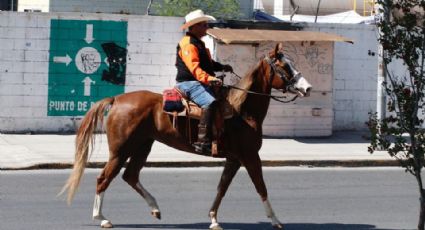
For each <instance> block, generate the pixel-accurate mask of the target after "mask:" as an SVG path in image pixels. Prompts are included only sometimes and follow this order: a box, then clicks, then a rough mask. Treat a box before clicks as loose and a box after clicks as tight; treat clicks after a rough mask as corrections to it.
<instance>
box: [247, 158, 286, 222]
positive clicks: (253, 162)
mask: <svg viewBox="0 0 425 230" xmlns="http://www.w3.org/2000/svg"><path fill="white" fill-rule="evenodd" d="M248 156H249V157H247V159H244V160H243V162H244V166H245V168H246V170H247V171H248V174H249V177H250V178H251V180H252V182H253V183H254V186H255V189H256V190H257V192H258V194H259V195H260V197H261V200H262V201H263V204H264V208H265V210H266V215H267V217H268V218H270V219H271V222H272V225H273V228H275V229H282V228H283V225H282V224H281V222H280V221H279V220H278V219H277V217H276V215H275V214H274V211H273V208H272V206H271V204H270V202H269V200H268V197H267V188H266V185H265V183H264V178H263V170H262V168H261V159H260V157H259V155H258V153H252V154H249V155H248Z"/></svg>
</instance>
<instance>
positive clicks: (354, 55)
mask: <svg viewBox="0 0 425 230" xmlns="http://www.w3.org/2000/svg"><path fill="white" fill-rule="evenodd" d="M305 29H306V30H311V31H321V32H327V33H334V34H339V35H341V36H344V37H347V38H350V39H352V40H353V41H354V44H348V43H342V42H336V43H335V52H334V67H333V68H334V80H333V95H334V96H333V110H334V114H335V117H334V122H333V130H364V129H366V125H365V122H366V121H367V120H368V112H371V111H372V112H374V111H376V98H377V95H376V93H377V90H376V89H377V73H378V42H377V37H378V34H377V31H376V28H375V26H374V25H363V24H359V25H347V24H308V26H307V27H306V28H305ZM395 68H396V69H400V68H402V66H401V65H400V66H398V67H395Z"/></svg>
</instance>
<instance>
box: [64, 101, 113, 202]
mask: <svg viewBox="0 0 425 230" xmlns="http://www.w3.org/2000/svg"><path fill="white" fill-rule="evenodd" d="M114 100H115V99H114V98H113V97H110V98H105V99H103V100H101V101H99V102H97V103H96V104H94V105H93V106H92V107H91V109H90V110H89V111H88V112H87V113H86V115H85V116H84V118H83V120H82V122H81V126H80V128H79V129H78V132H77V136H76V140H75V162H74V167H73V169H72V172H71V175H70V176H69V178H68V181H67V182H66V184H65V185H64V186H63V188H62V190H61V192H60V193H59V195H61V194H63V193H64V192H65V191H66V190H68V197H67V202H68V205H69V204H71V202H72V199H73V198H74V195H75V192H76V191H77V189H78V186H79V184H80V180H81V178H82V176H83V173H84V169H85V167H86V163H87V160H88V158H89V147H90V145H91V151H93V148H94V141H95V139H94V137H95V136H94V135H93V134H94V132H95V130H96V127H97V124H98V123H100V124H103V118H104V115H105V112H106V110H107V109H108V108H109V105H112V104H113V103H114Z"/></svg>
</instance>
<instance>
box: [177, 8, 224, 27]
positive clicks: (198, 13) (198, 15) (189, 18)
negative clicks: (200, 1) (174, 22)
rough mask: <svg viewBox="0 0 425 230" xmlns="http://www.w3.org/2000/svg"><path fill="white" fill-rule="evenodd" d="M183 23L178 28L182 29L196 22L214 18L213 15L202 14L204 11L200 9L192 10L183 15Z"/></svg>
mask: <svg viewBox="0 0 425 230" xmlns="http://www.w3.org/2000/svg"><path fill="white" fill-rule="evenodd" d="M184 19H185V23H184V25H182V26H181V27H180V29H182V30H184V29H187V28H189V27H190V26H193V25H195V24H196V23H200V22H204V21H209V20H213V21H214V20H216V19H215V18H214V17H213V16H210V15H206V14H204V11H202V10H194V11H192V12H190V13H188V14H187V15H186V16H185V17H184Z"/></svg>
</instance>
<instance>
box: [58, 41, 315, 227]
mask: <svg viewBox="0 0 425 230" xmlns="http://www.w3.org/2000/svg"><path fill="white" fill-rule="evenodd" d="M272 88H273V89H277V90H282V91H283V92H286V91H288V92H291V93H292V94H296V95H297V96H302V97H303V96H309V94H310V91H311V89H312V86H311V85H310V83H309V82H308V81H307V80H306V79H305V78H304V77H303V76H302V74H301V73H300V72H298V71H297V70H296V69H295V68H294V66H293V64H292V63H291V61H290V60H289V59H287V58H286V57H285V55H284V54H283V45H282V44H281V43H278V44H277V45H276V46H275V48H274V49H273V50H272V51H270V52H269V54H268V55H266V56H265V57H264V58H262V59H261V60H260V61H259V62H258V64H257V65H256V66H255V67H254V68H253V69H252V71H251V72H250V73H248V74H247V75H246V76H244V77H243V78H242V79H241V80H240V81H239V83H238V84H237V85H236V86H235V87H233V88H231V89H230V90H229V92H228V95H227V100H228V102H229V103H230V104H231V105H232V106H233V109H234V111H235V112H236V115H234V116H233V117H232V118H230V119H227V120H225V121H224V132H223V134H222V135H223V140H224V143H223V145H224V146H223V150H224V152H225V158H226V160H225V163H224V169H223V172H222V175H221V178H220V182H219V184H218V187H217V194H216V197H215V200H214V201H213V204H212V207H211V208H210V211H209V218H210V220H211V225H210V229H222V228H221V227H220V225H219V223H218V221H217V213H218V208H219V206H220V203H221V201H222V199H223V197H224V196H225V194H226V191H227V189H228V187H229V185H230V183H231V181H232V179H233V178H234V176H235V175H236V173H237V171H238V170H239V169H240V167H241V166H242V165H243V166H244V167H245V168H246V170H247V172H248V174H249V177H250V179H251V180H252V182H253V184H254V186H255V189H256V191H257V193H258V194H259V196H260V198H261V201H262V203H263V205H264V208H265V212H266V215H267V217H268V218H270V219H271V224H272V226H273V227H274V228H276V229H281V228H283V225H282V224H281V222H280V221H279V220H278V218H277V217H276V215H275V213H274V211H273V209H272V206H271V203H270V202H269V200H268V194H267V188H266V185H265V183H264V179H263V173H262V167H261V159H260V157H259V153H258V152H259V150H260V148H261V145H262V124H263V120H264V119H265V117H266V113H267V110H268V107H269V104H270V100H271V99H273V98H277V97H276V96H273V95H271V91H272ZM282 96H283V94H282ZM294 97H295V96H294ZM162 106H163V101H162V95H161V94H158V93H154V92H150V91H145V90H141V91H135V92H129V93H124V94H121V95H117V96H114V97H109V98H105V99H103V100H100V101H98V102H97V103H95V104H94V105H93V106H92V107H91V108H90V110H89V111H88V112H87V113H86V115H85V116H84V118H83V119H82V122H81V125H80V127H79V129H78V131H77V134H76V150H75V162H74V164H73V170H72V172H71V174H70V176H69V178H68V180H67V182H66V183H65V185H64V186H63V189H62V191H61V192H60V194H62V193H64V192H66V191H68V195H67V201H68V204H71V202H72V199H73V197H74V195H75V192H76V190H77V188H78V186H79V184H80V180H81V178H82V176H83V174H84V169H85V167H86V164H87V161H88V158H89V149H91V150H93V145H94V136H95V132H96V130H98V126H99V124H100V125H101V124H103V121H104V117H107V120H106V128H105V131H106V136H107V140H108V146H109V160H108V162H107V163H106V164H105V166H104V168H103V170H102V171H101V173H100V175H99V176H98V177H97V184H96V194H95V199H94V205H93V219H96V220H100V221H101V222H100V225H101V227H104V228H111V227H113V225H112V223H111V221H110V220H108V219H107V218H106V217H105V216H104V215H103V213H102V204H103V199H104V195H105V191H106V189H107V188H108V186H109V184H110V183H111V181H112V180H113V179H114V178H115V177H116V176H117V174H118V173H119V172H120V170H121V168H122V167H123V166H124V165H125V164H126V162H127V164H126V169H125V170H124V173H123V175H122V178H123V179H124V181H126V182H127V183H128V184H129V185H130V186H131V187H132V188H133V189H134V190H135V191H136V192H137V193H139V194H140V195H141V196H142V197H143V198H144V199H145V201H146V202H147V204H148V205H149V206H150V208H151V215H152V216H153V217H156V218H158V219H160V218H161V212H160V209H159V206H158V204H157V201H156V199H155V198H154V196H153V195H151V194H150V193H149V192H148V191H147V190H146V189H145V188H144V187H143V186H142V183H141V182H140V180H139V174H140V171H141V169H142V168H143V166H144V164H145V163H146V159H147V157H148V155H149V153H150V151H151V147H152V145H153V143H154V141H155V140H156V141H159V142H161V143H164V144H166V145H168V146H171V147H173V148H176V149H179V150H182V151H186V152H190V153H195V154H196V152H195V149H194V147H193V146H192V144H191V143H193V140H194V139H196V131H197V128H195V127H197V125H196V123H194V124H193V125H191V127H192V128H193V129H192V132H191V133H192V134H193V135H191V136H188V134H187V133H190V132H186V131H185V129H184V127H185V124H186V122H198V121H196V120H195V121H193V120H191V121H188V120H187V119H186V118H185V117H181V119H178V120H177V123H178V124H179V125H177V126H173V122H172V120H173V118H172V117H171V116H170V115H169V114H166V113H164V112H163V108H162ZM179 118H180V117H179Z"/></svg>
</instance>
